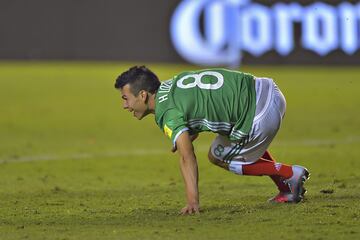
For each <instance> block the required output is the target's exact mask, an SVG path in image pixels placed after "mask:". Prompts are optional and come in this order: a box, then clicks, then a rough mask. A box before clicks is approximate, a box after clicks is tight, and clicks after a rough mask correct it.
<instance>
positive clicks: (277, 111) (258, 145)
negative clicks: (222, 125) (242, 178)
mask: <svg viewBox="0 0 360 240" xmlns="http://www.w3.org/2000/svg"><path fill="white" fill-rule="evenodd" d="M255 89H256V112H255V118H254V121H253V125H252V128H251V131H250V134H249V139H248V141H246V143H245V144H244V145H243V147H242V149H241V150H240V152H239V153H238V154H237V155H234V156H232V152H234V151H236V149H237V150H238V149H239V145H238V144H236V142H231V141H230V140H229V138H228V137H227V136H222V135H218V136H217V137H216V138H215V140H214V141H213V143H212V145H211V153H212V155H213V156H214V157H215V158H217V159H219V160H221V161H224V162H226V163H229V170H232V171H234V172H236V169H238V167H237V166H238V165H242V164H250V163H253V162H255V161H257V160H258V159H259V158H260V157H262V155H263V154H264V153H265V151H266V150H267V149H268V147H269V145H270V143H271V141H272V140H273V139H274V137H275V135H276V133H277V132H278V130H279V128H280V125H281V121H282V119H283V117H284V115H285V110H286V101H285V97H284V95H283V94H282V93H281V91H280V89H279V88H278V87H277V86H276V84H275V83H274V81H273V80H272V79H269V78H256V79H255ZM237 152H238V151H237ZM229 156H230V158H229ZM239 174H241V173H239Z"/></svg>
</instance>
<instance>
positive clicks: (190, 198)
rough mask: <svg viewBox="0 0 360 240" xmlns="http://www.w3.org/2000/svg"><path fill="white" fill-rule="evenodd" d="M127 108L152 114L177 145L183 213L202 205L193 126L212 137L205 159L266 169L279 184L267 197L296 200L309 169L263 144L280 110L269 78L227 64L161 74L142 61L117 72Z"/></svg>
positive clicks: (256, 171) (239, 170) (250, 170)
mask: <svg viewBox="0 0 360 240" xmlns="http://www.w3.org/2000/svg"><path fill="white" fill-rule="evenodd" d="M115 88H117V89H119V90H120V92H121V97H122V99H123V100H124V105H123V107H124V109H127V110H129V111H130V112H133V114H134V116H135V117H136V118H137V119H142V118H143V117H145V116H146V115H148V114H150V113H151V114H155V120H156V123H157V125H158V126H159V127H160V129H161V130H162V131H163V132H164V133H165V134H166V135H167V136H168V137H169V138H170V139H171V140H172V142H173V149H172V150H173V151H176V150H178V151H179V153H180V167H181V172H182V175H183V178H184V182H185V189H186V196H187V204H186V206H185V207H184V208H183V209H182V210H181V213H182V214H191V213H197V212H199V192H198V167H197V160H196V156H195V153H194V148H193V145H192V141H193V140H194V139H196V137H197V135H198V133H200V132H203V131H211V132H214V133H216V134H217V137H216V138H215V140H214V141H213V143H212V144H211V147H210V149H209V154H208V158H209V160H210V161H211V162H212V163H213V164H215V165H217V166H220V167H222V168H224V169H226V170H228V171H231V172H233V173H235V174H238V175H251V176H264V175H265V176H269V177H270V178H271V179H272V180H273V181H274V183H275V184H276V186H277V187H278V189H279V194H278V195H276V196H275V197H273V198H271V199H270V201H271V202H277V203H298V202H300V201H301V200H302V199H303V196H304V194H305V192H306V190H305V189H304V187H303V185H304V182H305V181H306V180H307V179H308V177H309V172H308V170H307V169H306V168H304V167H302V166H295V165H294V166H290V165H286V164H282V163H277V162H275V160H274V159H273V158H272V157H271V155H270V153H269V152H268V151H267V149H268V147H269V145H270V143H271V141H272V140H273V139H274V137H275V135H276V133H277V132H278V130H279V128H280V125H281V121H282V119H283V117H284V114H285V109H286V101H285V98H284V96H283V94H282V93H281V91H280V89H279V88H278V87H277V86H276V84H275V83H274V82H273V80H272V79H269V78H257V77H255V76H253V75H251V74H248V73H242V72H238V71H230V70H226V69H207V70H199V71H193V72H183V73H180V74H178V75H176V76H174V77H173V78H172V79H171V80H168V81H164V82H162V83H161V82H160V81H159V79H158V77H157V76H156V75H155V74H154V73H153V72H152V71H150V70H149V69H148V68H146V67H144V66H140V67H138V66H135V67H132V68H130V69H129V70H128V71H126V72H124V73H122V74H121V75H120V76H119V77H118V78H117V79H116V83H115Z"/></svg>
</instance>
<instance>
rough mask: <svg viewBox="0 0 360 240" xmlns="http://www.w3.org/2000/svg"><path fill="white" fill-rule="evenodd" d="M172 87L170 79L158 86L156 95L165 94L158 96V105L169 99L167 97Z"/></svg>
mask: <svg viewBox="0 0 360 240" xmlns="http://www.w3.org/2000/svg"><path fill="white" fill-rule="evenodd" d="M172 85H173V82H172V79H170V80H167V81H165V82H163V83H162V84H161V85H160V88H159V91H158V93H165V94H164V95H161V96H159V103H162V102H164V101H166V100H168V99H169V98H168V95H169V92H170V90H171V87H172Z"/></svg>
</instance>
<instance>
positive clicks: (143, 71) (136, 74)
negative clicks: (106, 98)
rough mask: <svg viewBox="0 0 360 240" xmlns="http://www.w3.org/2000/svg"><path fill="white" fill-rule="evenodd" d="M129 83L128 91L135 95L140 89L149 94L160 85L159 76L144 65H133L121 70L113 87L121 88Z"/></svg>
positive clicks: (154, 91)
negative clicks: (124, 70)
mask: <svg viewBox="0 0 360 240" xmlns="http://www.w3.org/2000/svg"><path fill="white" fill-rule="evenodd" d="M126 84H130V91H131V92H132V94H134V95H135V96H137V95H138V94H139V92H140V91H141V90H145V91H147V92H149V93H151V94H154V93H156V92H157V90H158V88H159V87H160V81H159V78H158V77H157V76H156V75H155V74H154V73H153V72H152V71H151V70H150V69H148V68H147V67H145V66H134V67H131V68H130V69H129V70H127V71H126V72H123V73H122V74H121V75H120V76H119V77H118V78H117V79H116V82H115V88H116V89H121V88H123V87H124V86H125V85H126Z"/></svg>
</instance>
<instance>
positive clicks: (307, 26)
mask: <svg viewBox="0 0 360 240" xmlns="http://www.w3.org/2000/svg"><path fill="white" fill-rule="evenodd" d="M202 15H203V16H204V19H203V23H204V28H203V30H204V31H203V33H204V34H202V30H201V26H200V22H202V21H201V16H202ZM295 23H298V24H301V29H302V33H301V44H302V47H303V48H304V49H307V50H310V51H313V52H315V53H317V54H318V55H320V56H324V55H327V54H329V53H330V52H332V51H334V50H337V49H341V50H342V51H343V52H345V53H346V54H349V55H350V54H354V53H355V52H356V51H358V50H359V48H360V44H359V43H360V33H359V29H360V2H359V3H357V4H350V3H348V2H343V3H340V4H339V5H337V6H334V5H330V4H326V3H323V2H315V3H313V4H311V5H308V6H302V5H300V4H299V3H297V2H293V3H276V4H274V5H273V6H271V7H268V6H265V5H261V4H258V3H252V1H251V0H197V1H194V0H183V1H182V2H181V3H180V4H179V6H178V7H177V8H176V10H175V12H174V15H173V17H172V19H171V39H172V42H173V44H174V46H175V48H176V50H177V51H178V53H179V54H180V55H181V56H182V57H183V58H185V59H186V60H188V61H189V62H192V63H195V64H201V65H231V66H233V65H238V64H239V63H240V62H241V56H242V52H243V51H246V52H248V53H250V54H251V55H254V56H261V55H263V54H264V53H266V52H268V51H270V50H275V51H276V52H277V53H278V54H280V55H282V56H287V55H289V54H290V53H291V52H292V51H293V50H294V48H295V34H294V24H295Z"/></svg>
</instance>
